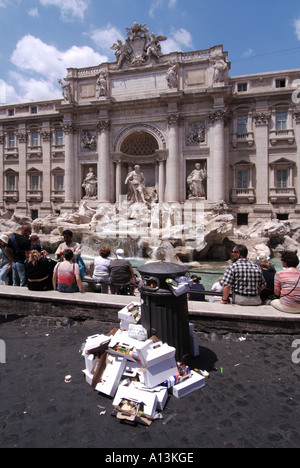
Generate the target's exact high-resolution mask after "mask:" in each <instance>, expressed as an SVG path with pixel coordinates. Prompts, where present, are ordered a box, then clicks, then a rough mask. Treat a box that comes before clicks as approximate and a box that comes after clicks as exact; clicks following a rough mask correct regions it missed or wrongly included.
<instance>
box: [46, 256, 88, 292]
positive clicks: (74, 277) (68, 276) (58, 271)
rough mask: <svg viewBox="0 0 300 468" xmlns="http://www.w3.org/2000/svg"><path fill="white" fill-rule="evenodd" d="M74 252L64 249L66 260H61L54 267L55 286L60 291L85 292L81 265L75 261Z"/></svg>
mask: <svg viewBox="0 0 300 468" xmlns="http://www.w3.org/2000/svg"><path fill="white" fill-rule="evenodd" d="M73 256H74V252H73V251H72V250H70V249H69V250H65V251H64V261H63V262H59V263H58V264H57V265H56V267H55V268H54V273H53V288H54V290H56V289H57V290H58V291H59V292H65V293H72V292H83V289H82V282H81V278H80V271H79V266H78V264H77V263H73Z"/></svg>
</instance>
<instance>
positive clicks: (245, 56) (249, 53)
mask: <svg viewBox="0 0 300 468" xmlns="http://www.w3.org/2000/svg"><path fill="white" fill-rule="evenodd" d="M252 54H253V49H251V47H250V48H249V49H248V50H246V51H245V52H243V53H242V58H249V57H251V55H252Z"/></svg>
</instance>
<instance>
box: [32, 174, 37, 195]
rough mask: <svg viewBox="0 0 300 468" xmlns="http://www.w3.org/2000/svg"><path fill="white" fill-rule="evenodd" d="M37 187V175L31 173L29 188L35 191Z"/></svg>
mask: <svg viewBox="0 0 300 468" xmlns="http://www.w3.org/2000/svg"><path fill="white" fill-rule="evenodd" d="M38 189H39V176H38V175H32V176H31V190H33V191H37V190H38Z"/></svg>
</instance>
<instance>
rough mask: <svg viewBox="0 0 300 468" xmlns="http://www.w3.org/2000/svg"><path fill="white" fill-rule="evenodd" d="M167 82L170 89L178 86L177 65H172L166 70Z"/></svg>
mask: <svg viewBox="0 0 300 468" xmlns="http://www.w3.org/2000/svg"><path fill="white" fill-rule="evenodd" d="M166 78H167V83H168V86H169V88H170V89H174V88H178V72H177V65H173V66H172V67H170V68H169V70H168V71H167V77H166Z"/></svg>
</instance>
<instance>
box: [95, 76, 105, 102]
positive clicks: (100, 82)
mask: <svg viewBox="0 0 300 468" xmlns="http://www.w3.org/2000/svg"><path fill="white" fill-rule="evenodd" d="M96 89H97V96H98V97H99V98H100V97H103V96H104V97H106V96H107V76H106V74H105V73H103V72H102V73H100V75H99V76H98V79H97V85H96Z"/></svg>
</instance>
